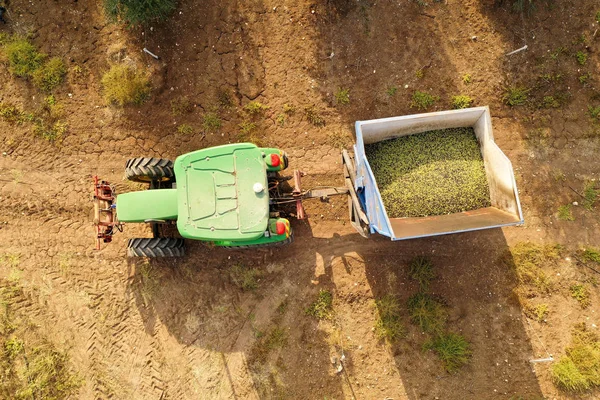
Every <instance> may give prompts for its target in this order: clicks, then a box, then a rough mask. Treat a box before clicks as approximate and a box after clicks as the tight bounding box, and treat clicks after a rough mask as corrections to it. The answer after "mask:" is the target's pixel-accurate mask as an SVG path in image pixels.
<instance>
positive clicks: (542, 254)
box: [507, 242, 561, 293]
mask: <svg viewBox="0 0 600 400" xmlns="http://www.w3.org/2000/svg"><path fill="white" fill-rule="evenodd" d="M560 255H561V247H560V246H559V245H553V244H545V245H540V244H536V243H531V242H521V243H517V244H516V245H515V246H513V247H511V249H510V251H509V254H508V257H507V263H508V264H509V265H510V266H512V267H513V268H514V270H515V273H516V275H517V279H518V280H519V283H520V284H522V285H527V286H530V287H532V288H535V289H536V291H537V292H540V293H549V292H550V291H551V289H552V287H553V283H552V280H551V279H550V277H549V276H548V275H546V273H545V272H544V270H543V269H542V267H544V266H545V265H547V264H549V263H553V262H556V260H558V259H559V258H560Z"/></svg>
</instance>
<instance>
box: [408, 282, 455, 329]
mask: <svg viewBox="0 0 600 400" xmlns="http://www.w3.org/2000/svg"><path fill="white" fill-rule="evenodd" d="M408 312H409V314H410V320H411V322H412V323H413V324H415V325H417V326H418V327H419V328H421V331H423V332H425V333H433V334H439V333H440V332H442V331H443V330H444V326H445V324H446V319H447V314H446V310H444V306H443V305H442V303H440V302H439V301H437V300H436V299H434V298H433V297H432V296H431V295H430V294H428V293H423V292H418V293H416V294H414V295H412V296H411V297H410V298H409V299H408Z"/></svg>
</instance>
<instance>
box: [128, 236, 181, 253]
mask: <svg viewBox="0 0 600 400" xmlns="http://www.w3.org/2000/svg"><path fill="white" fill-rule="evenodd" d="M127 255H128V256H129V257H151V258H158V257H183V256H184V255H185V247H184V241H183V239H178V238H143V239H129V243H128V244H127Z"/></svg>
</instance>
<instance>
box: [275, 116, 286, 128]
mask: <svg viewBox="0 0 600 400" xmlns="http://www.w3.org/2000/svg"><path fill="white" fill-rule="evenodd" d="M275 122H277V125H279V126H284V125H285V114H278V115H277V118H275Z"/></svg>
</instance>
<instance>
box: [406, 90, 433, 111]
mask: <svg viewBox="0 0 600 400" xmlns="http://www.w3.org/2000/svg"><path fill="white" fill-rule="evenodd" d="M439 99H440V98H439V97H438V96H433V95H431V94H429V93H427V92H421V91H419V90H416V91H415V92H414V93H413V95H412V102H411V103H410V106H411V108H417V109H419V110H426V109H428V108H429V107H431V106H432V105H433V104H434V103H435V102H436V101H438V100H439Z"/></svg>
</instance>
